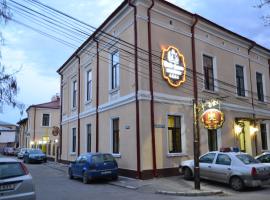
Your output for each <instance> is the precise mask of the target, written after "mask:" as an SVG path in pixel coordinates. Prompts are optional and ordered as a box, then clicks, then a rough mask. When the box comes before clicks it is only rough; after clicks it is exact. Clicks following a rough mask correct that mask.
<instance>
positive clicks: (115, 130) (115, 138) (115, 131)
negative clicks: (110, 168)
mask: <svg viewBox="0 0 270 200" xmlns="http://www.w3.org/2000/svg"><path fill="white" fill-rule="evenodd" d="M119 132H120V130H119V118H114V119H112V153H113V154H119V153H120V151H119V142H120V139H119Z"/></svg>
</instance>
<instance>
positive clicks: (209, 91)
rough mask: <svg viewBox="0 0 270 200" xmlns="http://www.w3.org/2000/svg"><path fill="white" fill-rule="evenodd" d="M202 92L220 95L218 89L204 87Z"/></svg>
mask: <svg viewBox="0 0 270 200" xmlns="http://www.w3.org/2000/svg"><path fill="white" fill-rule="evenodd" d="M202 92H204V93H210V94H215V95H218V92H217V91H216V90H207V89H202Z"/></svg>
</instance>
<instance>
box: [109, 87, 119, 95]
mask: <svg viewBox="0 0 270 200" xmlns="http://www.w3.org/2000/svg"><path fill="white" fill-rule="evenodd" d="M119 90H120V88H119V87H117V88H114V89H111V90H110V91H109V93H110V95H114V94H116V93H118V92H119Z"/></svg>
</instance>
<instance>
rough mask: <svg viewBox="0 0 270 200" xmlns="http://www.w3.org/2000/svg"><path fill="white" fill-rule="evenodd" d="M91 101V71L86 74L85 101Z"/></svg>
mask: <svg viewBox="0 0 270 200" xmlns="http://www.w3.org/2000/svg"><path fill="white" fill-rule="evenodd" d="M91 99H92V70H89V71H87V72H86V101H90V100H91Z"/></svg>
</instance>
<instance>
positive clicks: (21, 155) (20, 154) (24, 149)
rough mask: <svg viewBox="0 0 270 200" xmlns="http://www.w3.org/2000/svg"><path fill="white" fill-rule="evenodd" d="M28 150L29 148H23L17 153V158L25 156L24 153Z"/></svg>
mask: <svg viewBox="0 0 270 200" xmlns="http://www.w3.org/2000/svg"><path fill="white" fill-rule="evenodd" d="M26 151H27V148H21V149H20V152H19V153H18V154H17V158H19V159H22V158H23V156H24V153H25V152H26Z"/></svg>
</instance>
